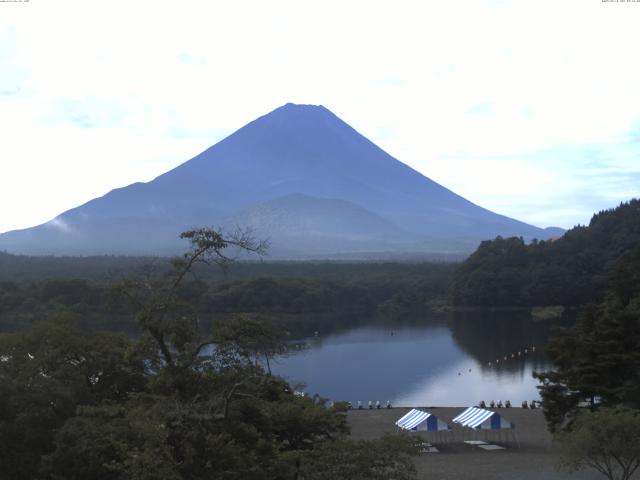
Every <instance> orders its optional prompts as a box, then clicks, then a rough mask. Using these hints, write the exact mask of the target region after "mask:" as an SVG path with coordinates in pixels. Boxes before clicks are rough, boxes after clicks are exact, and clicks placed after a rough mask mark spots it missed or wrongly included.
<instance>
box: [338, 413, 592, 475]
mask: <svg viewBox="0 0 640 480" xmlns="http://www.w3.org/2000/svg"><path fill="white" fill-rule="evenodd" d="M419 408H421V409H423V410H425V411H429V412H431V413H433V414H434V415H437V416H438V418H439V419H441V420H443V421H445V422H447V423H448V424H449V425H451V426H452V427H453V431H452V432H450V433H441V434H439V437H440V438H439V441H438V440H436V439H435V437H434V436H433V434H426V433H417V434H416V435H421V436H424V437H425V439H426V440H427V441H429V442H431V443H432V444H433V445H435V446H436V447H437V448H438V449H439V450H440V453H425V454H421V455H420V456H419V457H416V460H415V462H416V467H417V470H418V478H419V479H442V480H448V479H471V480H490V479H491V480H494V479H495V480H498V479H499V480H507V479H522V480H534V479H535V480H538V479H550V480H571V479H580V480H583V479H584V480H592V479H593V480H595V479H599V478H604V477H601V476H600V474H598V473H597V472H595V471H591V470H584V471H581V472H576V473H573V474H568V473H566V472H559V471H557V470H556V468H555V466H556V463H557V460H558V456H557V454H556V452H555V448H554V445H553V442H552V437H551V435H550V434H549V432H548V431H547V429H546V425H545V421H544V417H543V415H542V411H541V410H529V409H522V408H510V409H504V408H503V409H499V410H496V411H497V412H499V413H500V414H501V415H502V416H503V417H504V418H505V419H507V420H509V421H510V422H512V423H514V424H515V425H516V428H515V430H516V436H517V443H516V441H515V440H514V438H513V436H512V435H511V434H510V432H509V434H508V435H507V434H506V433H504V432H503V433H502V434H499V433H494V432H492V433H489V434H488V435H489V436H488V437H486V436H485V434H484V432H477V433H476V432H471V431H470V430H469V429H462V428H459V427H457V426H454V424H453V423H452V422H451V419H452V418H453V417H455V416H456V415H458V414H459V413H460V412H461V411H462V410H464V408H465V407H459V408H455V407H425V408H422V407H419ZM409 410H410V409H409V408H392V409H381V410H375V409H374V410H351V411H350V412H349V413H348V421H349V425H350V426H351V435H352V437H353V438H354V439H361V440H364V439H372V438H377V437H380V436H382V435H384V434H385V433H394V432H396V431H397V427H396V426H395V421H396V420H397V419H398V418H400V417H401V416H402V415H404V414H405V413H407V412H408V411H409ZM472 438H476V439H481V440H485V439H486V440H488V442H489V443H492V444H496V445H500V446H503V447H505V450H498V451H484V450H480V449H478V448H477V447H472V446H470V445H467V444H465V443H463V439H472ZM518 443H519V447H518Z"/></svg>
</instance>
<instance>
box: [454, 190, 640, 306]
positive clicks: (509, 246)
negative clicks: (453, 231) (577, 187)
mask: <svg viewBox="0 0 640 480" xmlns="http://www.w3.org/2000/svg"><path fill="white" fill-rule="evenodd" d="M638 246H640V200H638V199H634V200H631V201H629V202H626V203H622V204H620V205H619V206H618V207H617V208H614V209H611V210H605V211H602V212H599V213H597V214H595V215H594V216H593V217H592V219H591V222H590V223H589V226H586V227H585V226H578V227H575V228H573V229H571V230H569V231H567V232H566V233H565V234H564V235H563V236H562V237H561V238H558V239H556V240H551V241H546V242H545V241H541V242H534V243H532V244H530V245H526V244H525V242H523V241H522V239H520V238H496V239H495V240H490V241H485V242H482V243H481V245H480V247H479V248H478V249H477V250H476V251H475V252H474V253H473V254H472V255H471V256H470V257H469V258H468V259H467V260H466V261H465V262H464V263H463V264H462V265H461V266H460V268H459V269H458V270H457V271H456V274H455V276H454V280H453V283H452V295H453V301H454V303H455V304H458V305H489V306H498V305H523V306H535V305H566V306H579V305H584V304H587V303H596V302H599V301H601V300H602V298H603V295H604V293H605V290H606V286H607V281H608V276H609V275H610V273H611V272H612V271H613V270H614V269H615V268H616V267H618V266H619V265H620V264H621V263H622V262H624V261H625V258H626V256H627V255H629V254H630V252H632V251H633V250H634V249H635V248H638Z"/></svg>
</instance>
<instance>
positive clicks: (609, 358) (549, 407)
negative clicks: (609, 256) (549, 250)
mask: <svg viewBox="0 0 640 480" xmlns="http://www.w3.org/2000/svg"><path fill="white" fill-rule="evenodd" d="M639 271H640V249H636V250H635V251H634V252H633V253H631V254H628V255H627V256H625V257H623V259H622V260H621V262H620V265H619V267H618V268H617V269H616V270H615V271H614V272H613V273H612V275H611V282H610V285H611V287H610V288H609V290H608V294H607V296H606V299H605V301H604V302H603V303H602V304H600V305H598V306H593V307H589V308H587V309H585V310H584V311H583V313H582V315H581V317H580V318H579V320H578V322H577V323H576V324H575V325H574V326H573V327H571V328H570V329H567V330H563V331H560V332H559V333H558V335H557V336H556V337H555V338H553V339H552V341H551V342H550V344H549V347H548V355H549V358H550V359H551V360H552V361H553V364H554V367H555V368H554V370H553V371H551V372H545V373H541V374H539V375H538V378H540V380H541V381H542V382H543V384H542V386H541V387H540V392H541V395H542V398H543V401H544V409H545V415H546V417H547V421H548V422H549V426H550V428H551V429H555V428H558V427H561V426H564V425H566V424H567V422H570V421H571V420H572V419H573V418H574V416H575V414H576V407H577V405H578V403H579V402H580V401H585V400H587V401H590V402H591V403H592V404H593V403H595V400H596V399H597V400H598V401H599V403H601V404H602V405H621V404H622V405H628V406H631V407H634V408H640V276H639V275H638V272H639Z"/></svg>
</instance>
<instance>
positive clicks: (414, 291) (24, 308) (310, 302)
mask: <svg viewBox="0 0 640 480" xmlns="http://www.w3.org/2000/svg"><path fill="white" fill-rule="evenodd" d="M0 261H1V262H2V264H1V265H0V267H1V268H0V325H1V327H0V329H2V330H12V329H15V328H20V327H24V326H28V325H30V324H31V323H32V322H33V321H35V320H39V319H43V318H46V317H48V316H49V315H52V314H54V313H56V312H58V311H66V312H69V313H74V314H76V315H77V318H78V319H79V321H80V322H81V323H82V325H83V326H85V327H88V328H94V329H111V330H122V329H125V330H126V329H128V328H132V327H135V326H134V325H133V324H132V322H131V319H130V316H129V315H128V310H127V308H126V302H124V301H123V299H122V298H121V297H119V296H118V294H117V292H116V291H114V289H113V285H114V284H117V283H118V282H120V281H122V280H123V279H126V278H138V279H144V278H148V277H153V276H156V275H161V274H165V273H167V272H169V271H170V269H171V264H170V261H169V260H168V259H163V258H144V257H140V258H127V257H86V258H80V257H60V258H57V257H22V256H14V255H8V254H0ZM453 270H454V265H453V264H445V263H421V264H403V263H357V264H345V263H297V262H289V263H266V262H264V263H262V262H244V263H243V262H238V263H234V264H233V265H231V266H229V268H228V269H227V271H226V272H223V271H222V270H220V269H212V268H205V267H203V266H194V268H193V271H192V272H190V275H189V276H188V277H187V278H185V280H184V281H183V282H182V283H181V285H180V289H179V290H178V292H177V295H178V297H179V298H180V300H181V301H183V302H184V303H188V304H189V305H190V307H191V308H192V309H193V310H194V311H195V312H197V314H198V315H199V316H200V319H201V321H202V322H203V323H204V324H208V323H210V322H211V321H212V319H213V318H215V317H219V316H221V315H225V314H230V313H260V314H261V315H267V316H271V317H273V318H277V320H278V321H280V322H287V323H288V324H289V325H288V327H289V328H291V329H293V330H297V331H301V333H305V332H306V333H308V331H309V330H311V331H313V329H316V328H318V322H323V321H324V322H338V321H355V320H356V319H357V318H359V317H370V316H371V315H374V314H378V313H383V314H384V315H386V316H394V317H395V316H399V315H403V314H406V313H411V312H416V311H422V310H424V309H427V308H430V307H433V306H434V305H441V304H443V303H446V301H447V295H448V284H449V280H450V278H451V274H452V272H453ZM16 272H20V273H16ZM323 314H324V317H325V318H324V320H323V319H322V317H323ZM338 317H339V318H338ZM347 317H348V318H349V319H350V320H345V319H346V318H347Z"/></svg>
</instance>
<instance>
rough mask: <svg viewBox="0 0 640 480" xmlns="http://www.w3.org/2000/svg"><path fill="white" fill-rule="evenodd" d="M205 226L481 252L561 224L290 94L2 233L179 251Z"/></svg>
mask: <svg viewBox="0 0 640 480" xmlns="http://www.w3.org/2000/svg"><path fill="white" fill-rule="evenodd" d="M200 225H209V226H216V227H218V226H225V227H231V226H235V225H238V226H242V227H244V226H252V227H254V228H255V230H256V233H258V234H260V235H265V236H269V237H270V238H271V241H272V245H273V252H274V253H275V252H277V253H278V255H279V256H287V254H288V253H291V254H292V255H296V256H297V255H299V254H305V253H308V254H309V255H311V256H313V255H314V254H319V253H322V254H331V253H335V254H342V253H349V252H365V251H367V252H374V251H378V252H383V251H384V252H398V253H401V252H435V253H437V252H471V251H472V250H473V249H475V247H476V246H477V244H478V242H479V241H480V240H483V239H487V238H493V237H495V236H496V235H502V236H512V235H517V236H523V237H525V238H534V237H535V238H547V237H550V236H555V235H557V234H558V232H557V231H556V230H553V229H552V230H549V231H545V230H543V229H540V228H537V227H534V226H532V225H528V224H526V223H523V222H519V221H517V220H514V219H511V218H508V217H505V216H502V215H498V214H496V213H493V212H490V211H489V210H486V209H484V208H481V207H479V206H477V205H475V204H473V203H471V202H469V201H468V200H466V199H464V198H462V197H460V196H459V195H456V194H455V193H453V192H451V191H450V190H448V189H446V188H444V187H443V186H441V185H439V184H437V183H435V182H433V181H432V180H430V179H429V178H427V177H425V176H424V175H422V174H420V173H418V172H416V171H415V170H413V169H412V168H410V167H408V166H407V165H405V164H403V163H401V162H399V161H398V160H396V159H395V158H393V157H391V156H390V155H389V154H387V153H386V152H384V151H383V150H382V149H380V148H379V147H377V146H376V145H375V144H373V143H372V142H370V141H369V140H367V139H366V138H365V137H364V136H362V135H360V134H359V133H358V132H356V131H355V130H354V129H353V128H351V127H350V126H349V125H347V124H346V123H345V122H343V121H342V120H340V119H339V118H338V117H336V116H335V115H334V114H333V113H331V112H330V111H329V110H327V109H326V108H324V107H322V106H312V105H294V104H287V105H284V106H283V107H280V108H278V109H276V110H274V111H273V112H271V113H269V114H268V115H265V116H263V117H260V118H258V119H257V120H255V121H253V122H251V123H249V124H248V125H246V126H244V127H243V128H241V129H240V130H238V131H236V132H235V133H233V134H232V135H230V136H228V137H227V138H225V139H224V140H222V141H221V142H219V143H217V144H216V145H214V146H213V147H211V148H209V149H208V150H206V151H204V152H203V153H201V154H200V155H198V156H196V157H195V158H193V159H191V160H190V161H188V162H185V163H184V164H182V165H180V166H178V167H177V168H174V169H173V170H171V171H169V172H167V173H165V174H163V175H160V176H159V177H157V178H156V179H154V180H153V181H151V182H149V183H135V184H133V185H130V186H128V187H125V188H120V189H116V190H113V191H111V192H109V193H108V194H107V195H105V196H103V197H101V198H97V199H94V200H92V201H90V202H88V203H86V204H84V205H82V206H80V207H77V208H75V209H72V210H69V211H67V212H64V213H62V214H61V215H59V216H58V217H56V218H55V219H54V220H52V221H50V222H48V223H45V224H43V225H40V226H37V227H34V228H30V229H25V230H20V231H13V232H8V233H6V234H4V235H0V249H5V250H7V251H11V252H19V253H40V254H42V253H53V254H59V253H67V254H95V253H136V254H140V253H161V254H162V253H173V252H175V251H177V250H180V248H181V243H180V241H179V240H177V235H178V233H179V232H180V231H182V230H184V229H186V228H189V227H192V226H200Z"/></svg>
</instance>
